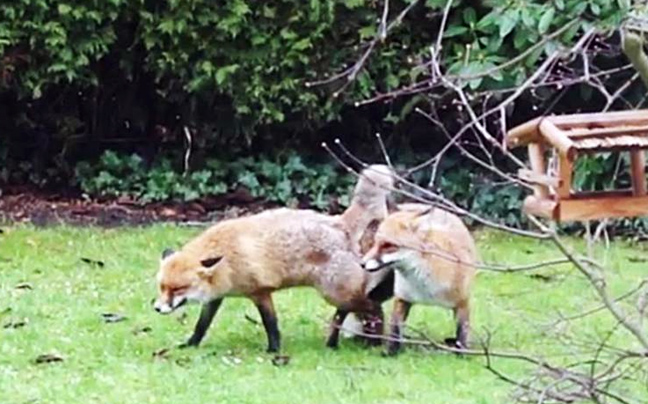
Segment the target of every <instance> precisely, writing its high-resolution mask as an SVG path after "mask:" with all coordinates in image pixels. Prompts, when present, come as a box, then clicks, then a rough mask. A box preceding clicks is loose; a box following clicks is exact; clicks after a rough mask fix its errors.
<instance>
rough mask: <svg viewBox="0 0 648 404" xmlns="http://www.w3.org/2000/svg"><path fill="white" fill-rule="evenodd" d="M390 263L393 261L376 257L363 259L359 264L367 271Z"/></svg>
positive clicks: (373, 270) (377, 269)
mask: <svg viewBox="0 0 648 404" xmlns="http://www.w3.org/2000/svg"><path fill="white" fill-rule="evenodd" d="M391 264H393V261H383V260H382V259H381V258H380V257H378V258H370V259H367V260H363V261H362V263H361V264H360V265H362V268H363V269H364V270H365V271H367V272H376V271H379V270H381V269H383V268H385V267H387V266H389V265H391Z"/></svg>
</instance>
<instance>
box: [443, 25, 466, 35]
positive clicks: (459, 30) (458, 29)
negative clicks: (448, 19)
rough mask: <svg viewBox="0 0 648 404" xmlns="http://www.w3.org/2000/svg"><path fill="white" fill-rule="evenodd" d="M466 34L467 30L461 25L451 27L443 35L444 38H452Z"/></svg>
mask: <svg viewBox="0 0 648 404" xmlns="http://www.w3.org/2000/svg"><path fill="white" fill-rule="evenodd" d="M466 32H468V28H466V27H464V26H461V25H451V26H449V27H448V29H446V30H445V32H444V33H443V37H444V38H452V37H453V36H459V35H462V34H465V33H466Z"/></svg>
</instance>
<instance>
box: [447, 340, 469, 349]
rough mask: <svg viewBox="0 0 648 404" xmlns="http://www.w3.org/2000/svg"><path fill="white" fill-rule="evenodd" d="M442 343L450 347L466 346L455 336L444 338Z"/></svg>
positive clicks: (460, 347)
mask: <svg viewBox="0 0 648 404" xmlns="http://www.w3.org/2000/svg"><path fill="white" fill-rule="evenodd" d="M443 343H444V344H446V345H447V346H449V347H450V348H455V349H462V350H463V349H467V348H468V347H466V346H465V345H464V344H462V343H461V341H459V340H458V339H456V338H446V339H444V340H443Z"/></svg>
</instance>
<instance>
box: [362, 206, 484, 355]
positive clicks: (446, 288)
mask: <svg viewBox="0 0 648 404" xmlns="http://www.w3.org/2000/svg"><path fill="white" fill-rule="evenodd" d="M476 263H477V249H476V247H475V242H474V240H473V237H472V236H471V234H470V232H469V231H468V229H467V228H466V226H465V225H464V223H463V222H462V221H461V219H459V217H457V216H456V215H454V214H452V213H449V212H446V211H443V210H441V209H438V208H430V207H429V206H427V205H422V204H404V205H399V211H397V212H395V213H392V214H390V215H389V216H387V218H386V219H385V220H384V221H383V222H382V223H381V224H380V226H379V227H378V231H377V232H376V237H375V243H374V246H373V247H372V248H371V250H370V251H369V252H367V254H366V255H365V256H364V257H363V265H364V267H365V269H366V270H368V271H374V270H377V269H380V268H383V267H386V266H388V265H390V264H396V265H395V272H396V274H395V275H396V277H395V281H394V297H395V299H394V307H393V312H392V318H391V321H390V323H391V324H390V326H391V337H392V339H390V341H389V342H388V345H387V353H388V354H392V355H393V354H396V353H397V352H398V350H399V349H400V340H401V338H402V337H401V328H402V326H403V324H404V322H405V321H406V319H407V316H408V314H409V311H410V308H411V306H412V304H413V303H422V304H434V305H440V306H443V307H447V308H451V309H452V310H453V311H454V314H455V318H456V321H457V328H456V338H455V339H454V340H452V339H450V340H449V341H447V342H453V343H454V344H456V346H458V347H460V348H467V347H468V334H469V330H470V305H469V303H470V302H469V300H470V288H471V284H472V281H473V278H474V275H475V265H476Z"/></svg>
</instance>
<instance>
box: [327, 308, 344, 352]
mask: <svg viewBox="0 0 648 404" xmlns="http://www.w3.org/2000/svg"><path fill="white" fill-rule="evenodd" d="M347 315H349V311H348V310H344V309H337V310H336V311H335V314H334V315H333V319H332V320H331V327H330V328H331V329H330V331H329V336H328V339H327V340H326V346H327V347H329V348H337V347H338V343H339V341H340V328H341V327H342V323H344V319H345V318H346V316H347Z"/></svg>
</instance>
